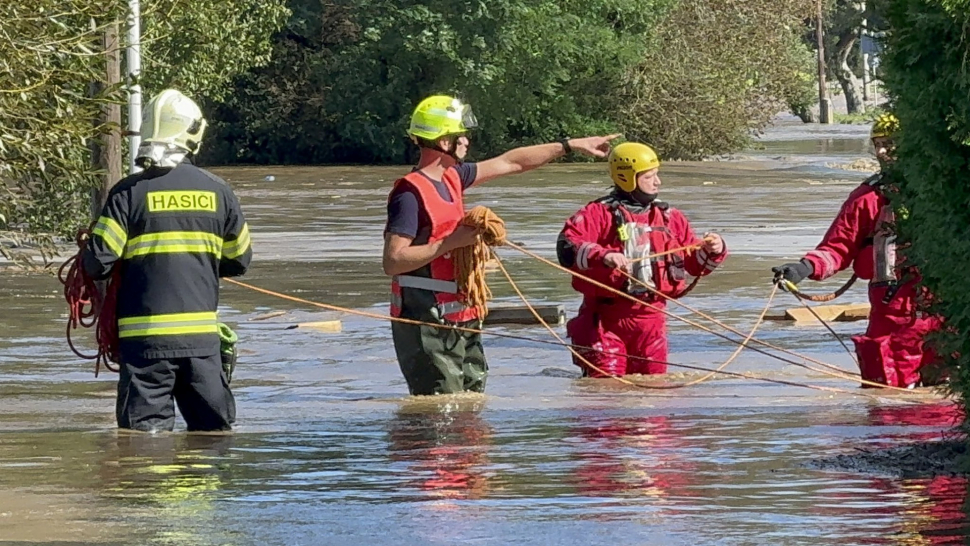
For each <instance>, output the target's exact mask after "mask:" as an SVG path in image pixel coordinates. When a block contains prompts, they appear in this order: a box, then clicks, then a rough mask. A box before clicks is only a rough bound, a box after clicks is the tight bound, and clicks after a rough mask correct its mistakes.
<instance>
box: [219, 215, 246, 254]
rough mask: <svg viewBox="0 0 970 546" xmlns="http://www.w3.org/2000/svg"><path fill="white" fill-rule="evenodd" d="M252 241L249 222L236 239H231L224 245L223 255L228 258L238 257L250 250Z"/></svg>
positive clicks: (244, 225)
mask: <svg viewBox="0 0 970 546" xmlns="http://www.w3.org/2000/svg"><path fill="white" fill-rule="evenodd" d="M250 242H251V241H250V239H249V224H248V223H245V224H243V227H242V229H241V230H240V231H239V237H236V240H235V241H229V242H227V243H225V244H223V245H222V255H223V256H225V257H226V258H238V257H240V256H242V255H243V254H245V253H246V251H247V250H249V246H250Z"/></svg>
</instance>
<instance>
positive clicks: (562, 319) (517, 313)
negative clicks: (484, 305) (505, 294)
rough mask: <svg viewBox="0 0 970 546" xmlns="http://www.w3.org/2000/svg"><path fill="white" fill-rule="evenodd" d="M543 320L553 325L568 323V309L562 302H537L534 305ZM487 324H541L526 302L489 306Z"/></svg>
mask: <svg viewBox="0 0 970 546" xmlns="http://www.w3.org/2000/svg"><path fill="white" fill-rule="evenodd" d="M532 307H533V308H534V309H535V310H536V312H538V313H539V316H540V317H542V320H544V321H546V323H547V324H549V325H552V326H559V325H561V324H565V323H566V309H565V308H564V307H563V306H562V304H535V305H533V306H532ZM485 324H486V325H496V324H541V323H540V322H539V321H538V320H537V319H536V317H535V316H533V314H532V312H531V311H529V308H528V307H526V306H525V305H524V304H515V305H507V304H497V305H489V306H488V316H487V317H485Z"/></svg>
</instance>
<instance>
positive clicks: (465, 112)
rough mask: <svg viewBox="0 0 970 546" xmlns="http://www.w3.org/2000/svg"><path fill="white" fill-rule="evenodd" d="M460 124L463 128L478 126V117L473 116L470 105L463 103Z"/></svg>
mask: <svg viewBox="0 0 970 546" xmlns="http://www.w3.org/2000/svg"><path fill="white" fill-rule="evenodd" d="M461 124H462V126H464V127H465V129H474V128H476V127H478V118H476V117H475V113H474V112H472V105H470V104H463V105H462V109H461Z"/></svg>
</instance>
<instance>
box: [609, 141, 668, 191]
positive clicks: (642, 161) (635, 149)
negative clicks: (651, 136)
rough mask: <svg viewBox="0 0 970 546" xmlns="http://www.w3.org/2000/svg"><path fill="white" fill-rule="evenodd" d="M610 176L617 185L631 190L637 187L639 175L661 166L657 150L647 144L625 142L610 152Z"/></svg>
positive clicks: (622, 188)
mask: <svg viewBox="0 0 970 546" xmlns="http://www.w3.org/2000/svg"><path fill="white" fill-rule="evenodd" d="M609 162H610V177H611V178H612V179H613V183H614V184H616V187H618V188H620V189H621V190H623V191H626V192H631V191H633V190H635V189H636V187H637V175H638V174H640V173H642V172H644V171H649V170H651V169H656V168H657V167H659V166H660V159H659V158H658V157H657V152H655V151H653V148H651V147H650V146H647V145H646V144H640V143H639V142H624V143H623V144H620V145H619V146H617V147H616V148H613V151H611V152H610V158H609Z"/></svg>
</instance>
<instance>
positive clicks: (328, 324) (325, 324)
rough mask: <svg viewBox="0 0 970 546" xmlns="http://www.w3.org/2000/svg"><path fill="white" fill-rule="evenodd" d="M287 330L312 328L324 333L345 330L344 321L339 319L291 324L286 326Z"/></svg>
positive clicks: (336, 332)
mask: <svg viewBox="0 0 970 546" xmlns="http://www.w3.org/2000/svg"><path fill="white" fill-rule="evenodd" d="M286 329H287V330H297V329H299V330H312V331H314V332H320V333H323V334H339V333H340V332H341V331H343V323H342V322H341V321H339V320H321V321H317V322H301V323H299V324H291V325H289V326H287V327H286Z"/></svg>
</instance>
